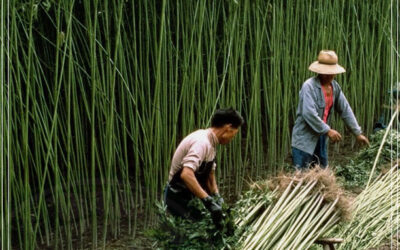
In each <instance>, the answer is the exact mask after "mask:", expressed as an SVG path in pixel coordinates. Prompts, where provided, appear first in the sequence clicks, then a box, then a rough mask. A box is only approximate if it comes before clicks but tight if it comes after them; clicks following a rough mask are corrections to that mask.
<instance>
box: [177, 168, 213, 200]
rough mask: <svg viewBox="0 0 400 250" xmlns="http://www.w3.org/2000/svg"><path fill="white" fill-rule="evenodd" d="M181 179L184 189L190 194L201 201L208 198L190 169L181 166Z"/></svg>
mask: <svg viewBox="0 0 400 250" xmlns="http://www.w3.org/2000/svg"><path fill="white" fill-rule="evenodd" d="M181 179H182V180H183V182H184V183H185V185H186V187H187V188H188V189H189V190H190V192H192V193H193V194H194V195H195V196H196V197H198V198H200V199H203V198H206V197H207V196H208V194H207V192H206V191H204V189H203V188H202V187H201V186H200V184H199V182H198V181H197V179H196V176H195V175H194V170H193V169H192V168H190V167H185V166H183V169H182V173H181Z"/></svg>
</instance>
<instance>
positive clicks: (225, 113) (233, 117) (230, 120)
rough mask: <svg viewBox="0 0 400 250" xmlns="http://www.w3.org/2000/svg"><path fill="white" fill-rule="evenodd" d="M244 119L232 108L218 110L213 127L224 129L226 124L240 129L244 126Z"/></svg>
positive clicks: (213, 120) (212, 120)
mask: <svg viewBox="0 0 400 250" xmlns="http://www.w3.org/2000/svg"><path fill="white" fill-rule="evenodd" d="M243 123H244V120H243V117H242V116H241V115H240V114H239V112H237V111H236V110H234V109H232V108H227V109H218V110H217V111H215V113H214V115H213V116H212V118H211V127H216V128H219V127H222V126H224V125H225V124H232V127H234V128H238V127H240V126H241V125H243Z"/></svg>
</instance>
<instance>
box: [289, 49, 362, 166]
mask: <svg viewBox="0 0 400 250" xmlns="http://www.w3.org/2000/svg"><path fill="white" fill-rule="evenodd" d="M308 69H309V70H310V71H312V72H315V73H317V74H318V75H317V76H314V77H311V78H309V79H308V80H306V81H305V82H304V83H303V86H302V87H301V90H300V98H299V104H298V107H297V112H296V117H297V118H296V122H295V125H294V127H293V133H292V157H293V165H294V166H295V168H297V169H304V168H307V167H308V166H309V165H311V164H319V165H320V166H321V167H322V168H325V167H327V166H328V152H327V140H326V137H327V136H328V137H329V139H330V140H331V141H333V142H337V141H340V140H341V139H342V136H341V135H340V133H339V132H337V131H336V130H334V129H332V128H331V127H330V126H329V125H328V124H329V120H330V119H329V118H330V114H332V113H333V112H332V111H333V110H336V111H337V112H338V113H339V114H340V116H341V117H342V119H343V120H344V122H345V123H346V125H347V126H348V127H349V128H350V129H351V131H352V133H353V134H354V135H355V136H356V138H357V141H359V142H360V143H364V144H368V145H369V141H368V139H367V138H366V137H365V136H364V135H363V134H362V132H361V127H360V126H359V125H358V122H357V119H356V118H355V116H354V113H353V111H352V109H351V107H350V105H349V103H348V102H347V99H346V97H345V96H344V94H343V92H342V90H341V88H340V86H339V84H338V83H337V82H336V81H335V80H334V78H335V76H336V74H340V73H344V72H345V69H344V68H343V67H342V66H340V65H339V64H338V57H337V55H336V53H335V52H334V51H332V50H322V51H320V52H319V55H318V60H317V61H315V62H313V63H312V64H311V65H310V66H309V68H308Z"/></svg>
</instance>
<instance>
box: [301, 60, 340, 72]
mask: <svg viewBox="0 0 400 250" xmlns="http://www.w3.org/2000/svg"><path fill="white" fill-rule="evenodd" d="M308 69H309V70H310V71H312V72H315V73H318V74H324V75H336V74H341V73H344V72H346V70H345V69H344V68H343V67H342V66H340V65H339V64H332V65H330V64H322V63H319V62H318V61H315V62H313V63H311V64H310V66H309V67H308Z"/></svg>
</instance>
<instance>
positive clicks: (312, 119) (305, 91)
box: [300, 85, 330, 135]
mask: <svg viewBox="0 0 400 250" xmlns="http://www.w3.org/2000/svg"><path fill="white" fill-rule="evenodd" d="M312 95H313V89H312V88H311V86H310V85H303V88H302V89H301V91H300V98H301V99H302V101H303V104H302V116H303V118H304V120H305V121H306V122H307V124H308V125H309V126H310V127H311V128H312V130H314V131H315V132H316V133H318V134H320V135H322V134H325V133H327V132H328V131H329V130H330V127H329V125H328V124H326V123H325V122H324V121H322V119H321V118H320V117H319V115H318V111H317V108H316V106H317V104H316V103H315V98H314V97H313V96H312Z"/></svg>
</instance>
